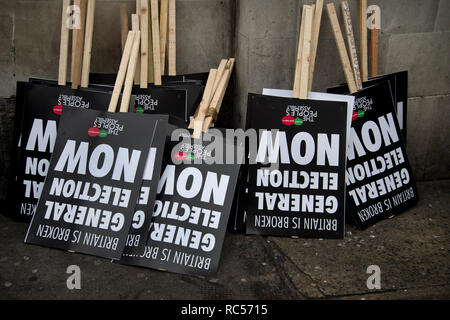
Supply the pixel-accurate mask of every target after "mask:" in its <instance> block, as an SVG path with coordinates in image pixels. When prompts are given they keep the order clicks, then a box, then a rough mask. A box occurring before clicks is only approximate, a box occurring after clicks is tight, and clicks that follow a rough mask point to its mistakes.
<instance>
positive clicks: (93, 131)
mask: <svg viewBox="0 0 450 320" xmlns="http://www.w3.org/2000/svg"><path fill="white" fill-rule="evenodd" d="M99 134H100V129H99V128H97V127H92V128H90V129H89V130H88V135H89V136H91V137H96V136H98V135H99Z"/></svg>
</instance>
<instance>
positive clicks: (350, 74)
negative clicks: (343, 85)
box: [327, 3, 358, 93]
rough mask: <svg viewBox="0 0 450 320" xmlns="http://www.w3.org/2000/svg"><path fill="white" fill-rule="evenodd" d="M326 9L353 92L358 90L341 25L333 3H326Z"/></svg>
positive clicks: (351, 91) (346, 76)
mask: <svg viewBox="0 0 450 320" xmlns="http://www.w3.org/2000/svg"><path fill="white" fill-rule="evenodd" d="M327 11H328V17H329V19H330V23H331V28H332V29H333V34H334V39H335V41H336V46H337V48H338V52H339V57H340V59H341V63H342V67H343V69H344V74H345V78H346V79H347V83H348V87H349V89H350V93H355V92H356V91H358V90H357V88H356V83H355V78H354V76H353V72H352V67H351V65H350V60H349V59H348V54H347V49H346V48H345V43H344V38H343V37H342V32H341V27H340V26H339V21H338V18H337V15H336V9H335V8H334V4H333V3H329V4H328V5H327Z"/></svg>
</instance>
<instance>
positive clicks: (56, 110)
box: [53, 104, 63, 116]
mask: <svg viewBox="0 0 450 320" xmlns="http://www.w3.org/2000/svg"><path fill="white" fill-rule="evenodd" d="M62 108H63V106H62V105H61V104H57V105H56V106H54V107H53V113H54V114H56V115H58V116H60V115H61V114H62Z"/></svg>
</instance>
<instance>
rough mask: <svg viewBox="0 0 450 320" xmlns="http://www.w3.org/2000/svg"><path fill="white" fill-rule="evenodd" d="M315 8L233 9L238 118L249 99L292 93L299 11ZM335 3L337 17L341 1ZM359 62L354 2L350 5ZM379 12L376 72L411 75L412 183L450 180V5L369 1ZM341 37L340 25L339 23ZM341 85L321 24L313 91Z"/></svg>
mask: <svg viewBox="0 0 450 320" xmlns="http://www.w3.org/2000/svg"><path fill="white" fill-rule="evenodd" d="M314 2H315V1H312V0H304V1H298V0H282V1H274V0H241V1H238V3H237V9H236V21H237V22H236V58H237V84H236V87H237V92H236V106H235V107H236V112H235V113H236V117H237V121H239V122H240V123H241V124H243V123H245V109H246V102H247V92H255V93H260V92H261V90H262V89H263V88H279V89H292V87H293V82H294V71H295V61H296V54H297V41H298V32H299V25H300V18H301V17H300V12H301V11H300V8H301V6H302V5H303V4H308V3H314ZM329 2H334V4H335V6H336V9H338V10H337V11H338V17H339V19H340V21H342V15H341V14H340V1H330V0H327V1H325V3H329ZM348 2H349V5H350V11H351V15H352V18H353V30H354V32H355V38H356V42H357V48H358V54H359V34H360V32H359V1H357V0H349V1H348ZM368 2H369V4H377V5H378V6H380V9H381V19H382V22H381V23H382V25H381V28H382V32H381V34H380V50H379V53H380V54H379V72H380V73H392V72H397V71H403V70H408V71H409V100H408V104H409V106H408V108H409V109H408V155H409V158H410V161H411V163H412V166H413V168H414V172H415V175H416V179H418V180H431V179H448V178H450V132H449V124H450V112H449V111H450V67H449V61H450V19H449V15H450V0H396V1H392V0H372V1H368ZM341 29H342V30H344V29H343V25H342V23H341ZM341 82H345V76H344V73H343V71H342V67H341V63H340V60H339V56H338V53H337V51H336V44H335V41H334V37H333V33H332V31H331V27H330V21H329V19H328V15H327V13H326V10H324V14H323V16H322V24H321V31H320V37H319V46H318V52H317V60H316V69H315V74H314V82H313V90H315V91H324V90H325V89H326V88H327V87H328V86H331V85H335V84H338V83H341Z"/></svg>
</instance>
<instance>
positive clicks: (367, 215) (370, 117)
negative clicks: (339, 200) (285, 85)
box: [346, 82, 418, 229]
mask: <svg viewBox="0 0 450 320" xmlns="http://www.w3.org/2000/svg"><path fill="white" fill-rule="evenodd" d="M355 97H356V101H355V107H354V112H353V122H352V130H351V144H350V146H349V148H348V152H347V155H348V167H347V175H346V177H347V178H346V184H347V194H348V212H349V213H350V215H351V217H352V219H353V220H354V222H355V223H356V224H357V226H358V227H359V228H361V229H364V228H367V227H369V226H371V225H373V224H375V223H376V222H377V221H380V220H382V219H386V218H389V217H391V216H393V215H396V214H399V213H401V212H402V211H404V210H405V209H407V208H409V207H411V206H412V205H414V204H415V203H416V201H417V200H418V195H417V188H416V185H415V182H414V177H413V173H412V170H411V166H410V164H409V161H408V156H407V154H406V148H405V144H404V141H403V137H402V134H401V130H400V126H399V123H398V120H397V117H396V114H395V109H394V104H393V101H392V98H391V92H390V89H389V84H388V82H383V83H380V84H377V85H374V86H372V87H369V88H366V89H362V90H360V91H358V92H357V93H355Z"/></svg>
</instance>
